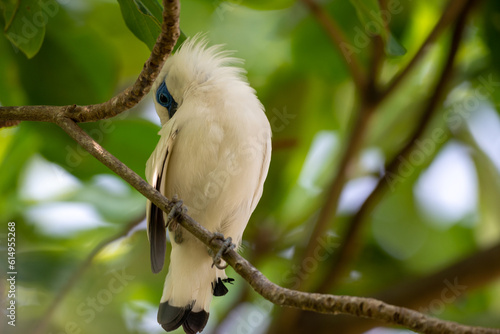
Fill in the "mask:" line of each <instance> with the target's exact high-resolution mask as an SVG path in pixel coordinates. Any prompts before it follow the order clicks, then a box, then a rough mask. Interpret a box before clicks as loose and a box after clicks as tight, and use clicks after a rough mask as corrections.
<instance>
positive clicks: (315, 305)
mask: <svg viewBox="0 0 500 334" xmlns="http://www.w3.org/2000/svg"><path fill="white" fill-rule="evenodd" d="M57 124H58V125H59V126H60V127H61V128H62V129H63V130H64V131H66V133H68V134H69V135H70V136H71V137H72V138H73V139H75V140H76V141H77V142H78V143H79V144H80V145H81V146H82V147H83V148H84V149H85V150H87V151H88V152H89V153H90V154H92V155H93V156H94V157H96V158H97V159H98V160H99V161H101V162H102V163H103V164H105V165H106V166H107V167H108V168H110V169H111V170H112V171H114V172H115V173H117V174H118V176H120V177H121V178H122V179H124V180H125V181H126V182H128V183H129V184H130V185H132V186H133V187H134V188H136V189H137V190H138V191H139V192H140V193H141V194H143V195H144V196H145V197H146V198H148V199H149V200H151V201H152V202H153V203H154V204H156V206H158V207H159V208H160V209H161V210H162V211H163V212H167V213H168V212H170V210H171V209H172V207H173V204H172V203H171V202H170V201H169V200H168V199H167V198H166V197H164V196H163V195H162V194H161V193H160V192H158V191H157V190H156V189H154V188H153V187H152V186H150V185H149V184H148V183H147V182H146V181H144V180H142V179H141V178H140V177H139V175H137V174H136V173H135V172H134V171H132V170H131V169H130V168H128V167H127V166H126V165H124V164H123V163H122V162H121V161H119V160H118V159H117V158H115V157H114V156H113V155H112V154H111V153H109V152H107V151H106V150H105V149H104V148H102V147H101V146H100V145H99V144H98V143H97V142H95V141H94V140H93V139H92V137H90V136H89V135H87V134H86V133H85V132H84V131H83V130H82V129H81V128H80V127H78V125H77V124H76V123H75V122H74V121H72V120H71V119H69V118H67V117H65V116H61V117H59V118H58V119H57ZM178 222H179V224H180V225H181V226H182V227H183V228H185V229H186V230H187V231H188V232H190V233H191V234H193V235H194V236H195V237H196V238H197V239H199V240H200V241H202V242H203V243H204V244H206V245H207V246H208V247H209V248H210V249H212V251H213V252H214V253H217V252H218V251H219V249H220V248H221V247H222V245H223V241H222V240H220V239H218V238H214V234H213V233H211V232H210V231H209V230H207V229H206V228H205V227H203V226H202V225H200V224H198V223H197V222H196V221H195V220H194V219H193V218H191V217H190V216H189V215H188V214H187V213H181V214H180V216H179V218H178ZM223 259H224V260H225V261H226V262H227V263H228V264H229V265H230V266H231V267H233V268H234V270H235V271H236V272H237V273H238V274H239V275H240V276H241V277H243V278H244V279H245V280H246V281H247V282H248V283H249V284H250V286H251V287H252V288H253V289H254V290H255V291H256V292H257V293H259V294H260V295H261V296H263V297H264V298H266V299H267V300H269V301H270V302H272V303H274V304H276V305H280V306H286V307H293V308H298V309H301V310H309V311H315V312H319V313H326V314H350V315H354V316H358V317H363V318H368V319H374V320H378V321H382V322H384V323H387V324H394V325H401V326H404V327H406V328H408V329H412V330H414V331H417V332H421V333H429V334H434V333H435V334H441V333H449V334H452V333H453V334H462V333H463V334H465V333H468V334H476V333H482V334H483V333H484V334H500V330H498V329H488V328H480V327H471V326H465V325H460V324H457V323H454V322H449V321H444V320H439V319H436V318H432V317H429V316H427V315H424V314H422V313H419V312H416V311H413V310H410V309H407V308H403V307H398V306H393V305H389V304H387V303H384V302H382V301H379V300H376V299H373V298H363V297H351V296H335V295H326V294H318V293H306V292H300V291H295V290H290V289H286V288H283V287H280V286H278V285H276V284H274V283H272V282H271V281H269V280H268V279H267V278H266V277H265V276H264V275H263V274H262V273H261V272H260V271H258V270H257V269H256V268H255V267H254V266H253V265H252V264H251V263H250V262H248V261H247V260H246V259H244V258H243V257H242V256H241V255H239V254H238V253H237V252H236V251H234V250H232V249H231V250H229V251H227V252H226V253H225V254H224V255H223Z"/></svg>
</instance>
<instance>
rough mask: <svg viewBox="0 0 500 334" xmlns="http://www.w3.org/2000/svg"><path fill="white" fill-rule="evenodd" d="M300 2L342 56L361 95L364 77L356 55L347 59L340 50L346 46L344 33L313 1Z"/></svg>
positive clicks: (304, 0)
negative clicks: (311, 14) (316, 20)
mask: <svg viewBox="0 0 500 334" xmlns="http://www.w3.org/2000/svg"><path fill="white" fill-rule="evenodd" d="M302 2H303V3H304V4H305V5H306V6H307V7H309V10H310V11H311V13H313V14H314V16H316V18H317V19H318V21H319V23H320V24H321V25H322V26H323V28H324V29H325V31H326V33H327V34H328V37H330V39H331V40H332V41H333V44H334V45H335V47H336V48H337V49H338V51H339V52H340V53H341V54H342V56H343V58H344V60H345V63H346V65H347V68H348V69H349V72H351V76H352V80H353V81H354V84H355V85H356V87H357V88H358V90H359V91H360V92H361V93H364V91H365V83H366V82H365V77H364V74H363V72H362V67H361V65H360V62H359V60H358V58H357V56H356V55H354V54H351V55H349V57H348V56H347V55H345V54H344V52H343V50H342V46H343V45H347V42H346V41H347V39H346V38H345V36H344V33H343V32H342V30H341V29H340V28H339V26H338V25H337V23H335V21H334V20H333V19H332V18H331V17H330V16H329V15H328V14H327V13H326V12H325V11H324V10H323V8H321V7H320V6H319V5H318V4H317V3H316V2H315V1H314V0H302Z"/></svg>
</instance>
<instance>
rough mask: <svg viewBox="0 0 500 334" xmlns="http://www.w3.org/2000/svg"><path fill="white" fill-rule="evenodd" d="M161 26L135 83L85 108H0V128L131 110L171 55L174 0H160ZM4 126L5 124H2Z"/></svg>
mask: <svg viewBox="0 0 500 334" xmlns="http://www.w3.org/2000/svg"><path fill="white" fill-rule="evenodd" d="M163 7H164V8H163V23H162V26H161V33H160V35H159V36H158V39H157V40H156V44H155V45H154V47H153V51H152V52H151V55H150V56H149V59H148V60H147V61H146V63H145V64H144V68H143V69H142V71H141V73H140V74H139V77H138V78H137V80H136V81H135V83H134V84H133V85H132V86H131V87H129V88H127V89H125V90H124V91H123V92H121V93H120V94H118V95H117V96H115V97H113V98H111V99H110V100H109V101H106V102H104V103H100V104H92V105H87V106H77V105H70V106H22V107H0V126H1V125H2V124H4V123H5V122H2V121H13V120H17V121H19V120H22V121H26V120H29V121H42V122H54V121H55V118H56V117H58V116H59V115H60V114H65V115H66V116H68V117H69V118H71V119H73V120H75V121H76V122H94V121H98V120H100V119H105V118H110V117H114V116H116V115H118V114H119V113H121V112H123V111H125V110H128V109H130V108H132V107H134V106H135V105H136V104H137V103H139V101H141V100H142V98H143V97H144V96H146V94H147V93H148V92H149V90H150V89H151V85H152V84H153V82H154V80H155V79H156V77H157V76H158V73H159V72H160V69H161V67H162V65H163V63H164V62H165V60H166V59H167V57H168V55H169V54H170V53H171V52H172V50H173V48H174V46H175V43H176V42H177V38H178V37H179V31H180V30H179V11H180V5H179V1H178V0H163ZM5 124H7V126H8V124H9V123H5Z"/></svg>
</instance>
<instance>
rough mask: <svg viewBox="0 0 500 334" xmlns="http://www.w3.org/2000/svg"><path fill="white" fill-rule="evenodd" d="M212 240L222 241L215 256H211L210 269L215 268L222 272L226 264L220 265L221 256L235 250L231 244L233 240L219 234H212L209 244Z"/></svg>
mask: <svg viewBox="0 0 500 334" xmlns="http://www.w3.org/2000/svg"><path fill="white" fill-rule="evenodd" d="M214 239H219V240H222V246H221V247H220V249H219V251H218V252H217V254H215V255H213V256H212V258H213V260H214V262H213V263H212V268H213V267H214V266H215V267H216V268H217V269H220V270H224V269H226V268H227V266H228V265H227V263H226V264H225V265H221V264H220V263H221V261H222V255H224V254H226V253H227V252H228V251H229V250H231V249H233V248H235V247H236V246H235V245H234V244H233V239H231V237H227V239H226V238H224V235H223V234H222V233H219V232H214V235H213V237H212V239H211V240H210V242H212V241H213V240H214Z"/></svg>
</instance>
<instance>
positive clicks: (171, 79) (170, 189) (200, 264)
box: [146, 35, 272, 334]
mask: <svg viewBox="0 0 500 334" xmlns="http://www.w3.org/2000/svg"><path fill="white" fill-rule="evenodd" d="M232 55H233V52H232V51H225V50H224V45H213V46H208V42H207V39H206V38H205V36H200V35H196V36H194V37H192V38H188V39H187V40H186V41H185V42H184V43H183V44H182V45H181V46H180V47H179V49H178V50H177V52H175V53H174V54H173V55H171V56H170V57H168V58H167V60H166V61H165V63H164V65H163V67H162V69H161V71H160V73H159V75H158V77H157V79H156V80H155V81H154V83H153V85H152V91H153V97H154V104H155V109H156V112H157V114H158V116H159V118H160V123H161V129H160V131H159V133H158V134H159V135H160V139H159V141H158V144H157V146H156V148H155V149H154V151H153V153H152V154H151V156H150V158H149V159H148V161H147V163H146V178H147V181H148V182H149V183H150V184H151V185H152V186H153V187H154V188H156V189H157V190H158V191H160V192H161V193H162V194H163V195H164V196H166V197H167V198H169V199H171V200H173V201H176V203H178V204H181V205H182V208H184V210H187V214H189V215H190V217H192V218H193V219H194V220H195V221H197V222H198V223H200V224H201V225H202V226H204V227H205V228H206V229H208V230H209V231H211V232H212V233H214V235H215V236H218V237H219V236H221V237H222V238H224V237H225V238H226V239H224V240H225V241H226V243H225V244H227V241H229V244H231V245H233V246H235V247H236V248H237V249H238V248H239V247H240V245H241V241H242V235H243V231H244V230H245V228H246V226H247V223H248V221H249V219H250V216H251V214H252V212H253V211H254V209H255V207H256V206H257V203H258V202H259V200H260V198H261V196H262V193H263V187H264V181H265V179H266V177H267V174H268V170H269V165H270V160H271V136H272V134H271V133H272V131H271V126H270V124H269V121H268V118H267V116H266V114H265V111H264V107H263V105H262V103H261V102H260V101H259V99H258V98H257V95H256V92H255V90H254V89H253V88H252V87H251V86H250V85H249V83H248V81H247V78H246V71H245V70H244V69H243V68H242V67H241V66H240V65H241V63H242V61H241V60H240V59H238V58H235V57H233V56H232ZM181 211H182V209H181ZM146 213H147V218H146V219H147V231H148V238H149V241H150V258H151V269H152V271H153V273H158V272H160V271H161V270H162V268H163V265H164V261H165V255H166V254H165V253H166V243H167V237H166V234H167V233H166V232H167V231H168V235H169V239H170V242H171V252H170V263H169V267H168V274H167V276H166V279H165V283H164V287H163V294H162V297H161V299H160V305H159V309H158V318H157V320H158V322H159V324H160V325H161V326H162V328H163V329H164V330H165V331H167V332H169V331H173V330H175V329H177V328H179V327H180V326H182V327H183V329H184V331H185V332H186V333H188V334H193V333H198V332H201V331H203V329H204V328H205V326H206V324H207V321H208V318H209V308H210V303H211V300H212V297H213V296H223V295H225V294H226V293H227V292H228V289H227V287H226V286H225V283H226V284H227V283H232V282H233V281H234V280H233V279H232V278H228V277H227V275H226V273H225V270H224V268H225V266H227V264H225V262H224V261H221V260H220V259H218V258H217V256H215V255H214V254H211V253H210V252H209V250H208V248H207V247H206V245H204V244H203V243H202V242H201V241H199V240H198V239H196V238H195V237H194V236H193V235H192V234H190V233H189V232H187V231H186V230H184V229H183V227H182V226H181V225H180V224H175V223H174V222H171V223H169V220H171V218H172V217H171V216H170V215H167V214H165V213H164V212H162V211H161V210H160V209H159V208H158V207H157V206H156V205H155V204H154V203H152V202H150V201H148V203H147V208H146ZM166 224H167V225H166ZM219 253H220V252H219ZM219 256H220V254H219ZM214 264H215V266H214Z"/></svg>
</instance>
